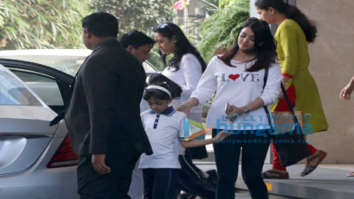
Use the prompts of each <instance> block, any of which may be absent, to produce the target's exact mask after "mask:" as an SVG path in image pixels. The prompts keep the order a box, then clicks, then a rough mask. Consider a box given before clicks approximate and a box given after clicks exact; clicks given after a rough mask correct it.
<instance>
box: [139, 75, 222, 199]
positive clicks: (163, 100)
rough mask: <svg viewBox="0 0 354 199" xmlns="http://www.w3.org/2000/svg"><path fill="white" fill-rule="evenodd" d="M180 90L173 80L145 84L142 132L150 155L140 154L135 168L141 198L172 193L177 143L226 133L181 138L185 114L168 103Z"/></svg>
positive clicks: (167, 197) (196, 142) (162, 197)
mask: <svg viewBox="0 0 354 199" xmlns="http://www.w3.org/2000/svg"><path fill="white" fill-rule="evenodd" d="M180 93H181V89H180V87H179V86H178V85H177V86H176V85H173V82H162V83H155V84H153V85H149V86H148V87H147V88H146V89H145V93H144V99H145V100H146V101H147V102H148V104H149V106H150V108H151V109H150V110H147V111H145V112H143V113H142V114H141V118H142V121H143V124H144V128H145V131H146V134H147V136H148V138H149V141H150V143H151V146H152V150H153V154H152V155H149V156H148V155H145V154H143V155H142V156H141V159H140V164H139V168H141V169H143V177H144V199H156V198H159V199H171V198H173V196H174V195H175V194H176V183H177V178H178V172H179V170H180V168H181V166H180V164H179V161H178V155H179V144H181V145H182V146H183V147H197V146H203V145H206V144H211V143H214V142H216V141H221V140H222V139H224V138H225V137H227V136H228V135H227V134H225V133H223V132H220V133H219V134H218V135H217V136H215V137H214V138H212V139H207V140H192V141H188V142H187V141H184V138H185V137H186V136H188V133H185V132H186V131H185V129H184V128H185V124H186V122H188V120H187V118H186V115H185V114H184V113H182V112H178V111H176V110H175V109H174V108H173V107H172V106H169V104H170V103H171V101H172V99H173V98H174V97H177V96H179V95H180Z"/></svg>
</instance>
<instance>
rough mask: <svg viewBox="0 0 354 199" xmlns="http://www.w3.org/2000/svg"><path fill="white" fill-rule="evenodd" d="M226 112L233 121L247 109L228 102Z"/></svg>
mask: <svg viewBox="0 0 354 199" xmlns="http://www.w3.org/2000/svg"><path fill="white" fill-rule="evenodd" d="M225 113H226V114H227V119H228V120H230V121H231V122H233V121H235V119H236V118H237V117H238V116H240V115H241V114H243V113H245V109H244V108H241V107H237V106H234V105H230V104H226V107H225Z"/></svg>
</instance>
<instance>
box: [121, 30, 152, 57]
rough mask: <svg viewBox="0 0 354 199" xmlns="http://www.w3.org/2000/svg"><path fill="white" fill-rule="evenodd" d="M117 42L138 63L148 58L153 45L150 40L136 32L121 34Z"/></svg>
mask: <svg viewBox="0 0 354 199" xmlns="http://www.w3.org/2000/svg"><path fill="white" fill-rule="evenodd" d="M119 41H120V42H121V44H122V45H123V47H124V48H125V49H126V50H127V51H128V52H129V53H130V54H132V55H134V56H135V57H136V58H137V59H138V60H139V61H140V62H144V61H146V60H147V59H149V58H150V51H151V49H152V47H153V46H154V44H155V41H154V40H153V39H152V38H150V37H149V36H147V35H146V34H144V33H142V32H139V31H136V30H133V31H131V32H129V33H126V34H123V35H122V36H121V37H120V39H119Z"/></svg>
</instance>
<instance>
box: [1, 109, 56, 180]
mask: <svg viewBox="0 0 354 199" xmlns="http://www.w3.org/2000/svg"><path fill="white" fill-rule="evenodd" d="M55 116H56V114H55V113H54V112H53V111H52V110H50V109H49V108H47V107H44V106H1V111H0V175H8V174H13V173H18V172H22V171H25V170H26V169H28V168H30V167H31V166H32V165H33V164H34V163H35V162H36V161H37V160H38V159H39V158H40V156H41V154H42V153H43V151H44V150H45V149H46V147H47V145H48V143H49V142H50V140H51V139H52V137H53V136H54V134H55V131H56V128H57V126H56V125H55V126H49V122H50V121H51V120H52V119H53V118H54V117H55Z"/></svg>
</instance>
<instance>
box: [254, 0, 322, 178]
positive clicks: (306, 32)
mask: <svg viewBox="0 0 354 199" xmlns="http://www.w3.org/2000/svg"><path fill="white" fill-rule="evenodd" d="M256 7H257V12H258V14H259V15H260V17H261V19H263V20H264V21H266V22H268V23H269V24H276V25H279V26H278V29H277V31H276V33H275V36H274V38H275V40H276V44H277V57H278V60H279V62H280V67H281V70H282V76H283V79H282V81H283V83H284V85H286V88H287V93H288V95H289V97H290V99H291V101H292V103H293V104H294V105H295V108H296V110H299V111H302V112H303V113H304V114H307V115H309V114H310V115H311V116H312V118H311V119H312V120H311V121H306V123H311V124H312V129H313V131H312V132H320V131H325V130H327V128H328V123H327V120H326V117H325V115H324V111H323V108H322V103H321V99H320V95H319V92H318V89H317V86H316V83H315V81H314V79H313V77H312V75H311V74H310V72H309V70H308V66H309V62H310V57H309V53H308V48H307V45H308V42H313V41H314V40H315V37H316V33H317V29H316V27H315V26H314V25H313V24H312V23H311V22H310V21H309V20H308V19H307V17H306V16H305V15H304V14H303V13H302V12H301V11H300V10H299V9H298V8H296V7H295V6H292V5H288V4H286V3H284V1H283V0H257V1H256ZM275 110H276V111H286V110H289V109H288V108H287V105H286V102H285V100H284V99H281V100H280V101H279V103H278V105H277V107H276V109H275ZM308 147H309V150H310V153H311V156H309V157H308V158H307V165H306V167H305V169H304V171H303V172H302V173H301V175H302V176H305V175H307V174H309V173H310V172H312V171H313V170H314V169H316V167H317V166H318V165H319V164H320V162H321V161H322V160H323V159H324V158H325V157H326V152H324V151H321V150H317V149H316V148H314V147H313V146H312V145H310V144H308ZM272 151H273V169H271V170H269V171H266V172H265V173H264V177H266V178H267V177H268V178H281V179H286V178H289V174H288V172H287V171H286V168H284V167H282V166H281V165H280V160H279V156H278V154H277V152H276V150H275V146H274V144H272Z"/></svg>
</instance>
